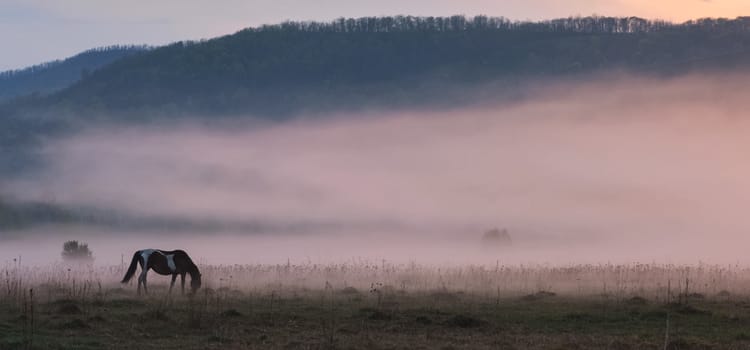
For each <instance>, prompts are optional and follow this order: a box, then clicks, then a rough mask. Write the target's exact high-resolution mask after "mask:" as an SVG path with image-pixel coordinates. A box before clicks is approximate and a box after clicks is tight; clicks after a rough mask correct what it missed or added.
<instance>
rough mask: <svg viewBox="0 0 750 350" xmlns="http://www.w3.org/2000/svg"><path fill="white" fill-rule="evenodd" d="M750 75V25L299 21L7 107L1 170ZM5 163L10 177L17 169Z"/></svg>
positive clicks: (143, 61) (128, 62)
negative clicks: (54, 149)
mask: <svg viewBox="0 0 750 350" xmlns="http://www.w3.org/2000/svg"><path fill="white" fill-rule="evenodd" d="M747 68H750V19H748V18H737V19H734V20H725V19H706V20H700V21H694V22H686V23H682V24H671V23H667V22H661V21H646V20H643V19H640V18H634V17H630V18H608V17H584V18H567V19H559V20H551V21H544V22H512V21H508V20H506V19H503V18H488V17H481V16H480V17H475V18H471V19H466V18H464V17H461V16H454V17H449V18H433V17H429V18H423V17H378V18H375V17H373V18H359V19H341V20H337V21H334V22H329V23H317V22H299V23H296V22H287V23H283V24H279V25H273V26H264V27H260V28H249V29H246V30H242V31H240V32H237V33H235V34H233V35H227V36H224V37H219V38H216V39H211V40H205V41H199V42H179V43H174V44H171V45H167V46H164V47H159V48H156V49H152V50H148V51H145V52H142V53H140V54H137V55H130V56H128V57H124V58H122V59H119V60H116V61H114V62H112V63H111V64H109V65H106V66H103V67H102V68H100V69H98V70H95V71H93V72H91V73H90V74H88V75H87V76H86V77H85V78H84V79H82V80H80V81H78V82H76V83H75V84H73V85H72V86H70V87H68V88H65V89H63V90H61V91H59V92H57V93H54V94H51V95H49V96H26V97H23V98H17V99H15V100H14V101H12V102H10V103H5V104H1V105H0V170H7V169H8V168H11V169H19V168H23V166H24V164H25V162H26V160H27V159H29V157H28V156H26V155H25V154H24V152H28V151H29V150H30V149H33V147H30V146H33V145H34V144H35V143H37V142H38V140H40V139H41V138H42V137H47V136H50V135H55V134H58V133H60V132H65V131H66V130H77V129H80V128H82V127H84V126H88V125H91V124H94V123H99V122H118V123H120V122H124V123H139V122H144V121H154V120H161V121H170V120H174V119H175V118H183V117H190V118H200V119H203V120H212V121H213V120H214V119H215V118H217V117H222V118H236V117H237V116H242V117H245V116H253V117H255V118H265V119H270V120H278V119H283V118H289V117H293V116H295V115H298V114H301V113H310V114H316V113H320V114H322V113H327V112H332V111H337V110H339V111H340V110H351V109H362V108H383V109H390V108H399V107H435V106H438V107H442V106H446V105H450V106H455V105H459V104H462V103H471V100H470V99H469V96H472V97H471V98H474V99H476V98H477V97H475V96H473V95H472V94H471V92H477V91H480V92H481V89H480V87H484V86H487V85H485V84H490V83H491V84H492V86H493V87H492V89H490V90H487V91H489V92H483V93H484V94H485V95H489V96H491V97H493V98H496V97H497V96H504V95H505V94H507V95H509V96H516V95H515V94H517V93H518V90H519V89H517V87H518V86H519V85H522V84H524V83H525V82H527V81H529V80H533V81H535V82H536V84H546V83H548V82H553V81H555V80H556V79H560V78H561V77H572V76H583V75H584V74H588V73H594V72H602V71H604V72H607V71H613V70H623V71H630V72H635V73H643V74H656V75H663V74H682V73H685V72H688V71H706V70H722V69H733V70H740V69H747ZM3 168H4V169H3Z"/></svg>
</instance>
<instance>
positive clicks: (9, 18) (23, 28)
mask: <svg viewBox="0 0 750 350" xmlns="http://www.w3.org/2000/svg"><path fill="white" fill-rule="evenodd" d="M396 14H408V15H432V16H439V15H453V14H465V15H468V16H471V15H476V14H485V15H491V16H504V17H507V18H511V19H519V20H525V19H531V20H536V19H546V18H557V17H567V16H571V15H582V16H585V15H591V14H598V15H612V16H640V17H647V18H660V19H667V20H672V21H684V20H687V19H692V18H701V17H729V18H734V17H737V16H741V15H750V1H747V0H657V1H654V0H461V1H456V0H450V1H449V0H378V1H372V0H316V1H313V0H221V1H207V0H160V1H149V0H130V1H117V2H116V1H101V0H0V43H2V45H3V55H1V56H0V70H8V69H18V68H22V67H26V66H29V65H33V64H37V63H41V62H46V61H50V60H54V59H60V58H65V57H69V56H72V55H74V54H76V53H78V52H81V51H84V50H86V49H90V48H94V47H101V46H107V45H114V44H150V45H160V44H165V43H169V42H173V41H178V40H186V39H202V38H211V37H215V36H220V35H224V34H231V33H233V32H236V31H237V30H239V29H242V28H245V27H248V26H257V25H261V24H266V23H277V22H280V21H283V20H287V19H291V20H330V19H334V18H337V17H360V16H373V15H396Z"/></svg>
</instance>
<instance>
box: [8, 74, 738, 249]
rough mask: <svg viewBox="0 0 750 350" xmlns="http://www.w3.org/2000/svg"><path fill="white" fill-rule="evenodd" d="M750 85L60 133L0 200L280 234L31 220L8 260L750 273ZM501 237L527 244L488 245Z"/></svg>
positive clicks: (546, 95)
mask: <svg viewBox="0 0 750 350" xmlns="http://www.w3.org/2000/svg"><path fill="white" fill-rule="evenodd" d="M748 78H750V77H748V76H737V75H735V76H732V75H691V76H683V77H678V78H670V79H666V78H646V77H633V76H628V75H626V74H618V75H608V76H603V77H597V78H592V79H589V80H585V81H584V80H581V79H578V80H575V81H574V80H570V81H567V82H558V83H555V84H550V85H546V86H541V85H539V86H538V87H536V88H534V89H531V90H530V91H529V92H528V93H526V94H524V95H525V96H527V97H526V98H524V99H522V100H518V101H511V102H508V101H503V102H497V101H492V100H490V101H484V102H483V103H482V104H475V105H472V106H468V107H467V106H462V107H457V108H455V109H452V110H441V111H434V110H429V111H428V110H410V111H392V112H357V113H339V114H336V115H330V116H325V117H320V116H315V117H313V116H307V117H305V116H302V117H300V118H298V119H296V120H294V121H288V122H279V123H266V124H258V123H248V125H243V124H242V123H240V122H236V123H233V124H232V125H229V126H228V125H226V124H223V125H221V126H215V127H208V126H205V124H206V123H202V125H201V126H199V125H197V124H191V123H180V124H170V125H168V126H167V125H164V124H160V125H150V126H130V127H122V126H119V127H115V126H109V127H107V126H98V127H95V128H90V129H87V130H83V131H81V132H80V133H78V134H76V135H74V136H71V137H67V138H65V139H61V140H50V141H49V142H48V143H47V145H46V147H45V149H44V151H43V154H44V157H45V159H46V163H45V164H46V166H45V167H44V168H43V169H42V170H40V171H37V172H35V173H33V174H28V175H27V176H24V177H23V178H17V179H11V180H6V181H4V182H2V183H0V186H1V187H0V191H2V193H4V194H5V195H8V196H11V197H13V198H17V199H19V200H29V201H39V200H41V201H52V202H54V203H57V204H59V205H63V206H66V207H76V208H101V209H106V210H111V211H114V212H123V213H129V215H135V216H143V217H169V218H183V219H185V220H211V221H216V222H226V223H260V224H262V225H261V227H272V228H273V229H269V230H266V231H264V230H260V232H258V231H257V230H256V231H253V232H243V230H242V229H237V228H234V229H231V230H225V231H222V232H166V231H163V230H150V231H145V232H132V231H128V230H112V231H113V232H109V231H110V230H109V229H105V228H92V227H72V226H70V227H37V228H34V229H32V230H29V231H27V232H23V233H22V236H23V237H27V238H28V239H19V238H8V237H6V238H5V241H4V243H3V244H2V245H1V246H0V256H2V257H9V256H15V255H25V256H27V257H28V259H31V261H39V262H43V261H47V259H53V260H54V259H57V258H58V257H59V250H60V247H61V245H62V241H64V240H67V239H80V240H86V241H88V242H89V243H90V244H91V246H92V249H93V250H94V252H95V254H96V256H97V262H106V263H115V262H116V263H119V261H120V259H121V256H122V255H123V254H124V255H125V256H128V255H130V254H132V252H133V251H134V250H136V249H141V248H148V247H155V248H161V249H173V248H183V249H186V250H188V252H189V253H191V255H195V256H197V257H199V259H200V261H202V262H203V263H211V264H235V263H237V264H242V263H283V262H286V261H287V260H291V261H295V262H304V261H312V262H319V261H347V260H351V259H370V260H373V261H377V260H378V259H389V260H394V261H417V262H425V263H449V264H451V263H490V262H491V263H493V264H494V262H495V261H498V260H499V261H503V262H509V263H529V262H533V263H555V264H557V263H597V262H635V261H642V262H652V261H658V262H667V263H671V262H674V263H699V262H710V263H714V262H715V263H731V262H741V263H746V262H750V259H748V258H746V257H745V255H746V254H744V250H745V249H744V247H746V246H747V244H748V243H750V237H749V236H748V235H747V232H748V231H749V230H750V217H749V216H748V215H747V214H746V212H747V208H748V204H750V165H748V162H747V154H748V153H747V152H748V150H750V139H749V138H748V137H747V135H750V120H748V119H747V117H746V112H745V111H747V110H750V101H748V99H747V98H746V96H745V95H746V94H745V93H744V92H745V91H747V89H748V88H750V83H748V82H750V80H749V79H748ZM484 94H485V95H491V94H487V93H486V92H484ZM233 227H238V226H233ZM493 227H498V228H507V229H508V230H509V233H510V235H511V237H512V239H513V246H512V247H505V248H503V249H493V248H490V247H483V246H482V243H481V236H482V233H483V232H484V231H485V230H487V229H490V228H493ZM9 237H10V235H9ZM13 237H18V235H13ZM126 259H127V258H126ZM6 260H7V259H6Z"/></svg>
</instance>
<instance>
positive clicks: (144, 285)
mask: <svg viewBox="0 0 750 350" xmlns="http://www.w3.org/2000/svg"><path fill="white" fill-rule="evenodd" d="M147 272H148V270H146V269H143V272H141V276H140V277H138V282H139V283H140V282H141V281H142V282H143V292H144V293H145V294H148V285H146V273H147ZM138 286H139V287H140V284H139V285H138ZM140 290H141V289H140V288H138V291H139V294H140Z"/></svg>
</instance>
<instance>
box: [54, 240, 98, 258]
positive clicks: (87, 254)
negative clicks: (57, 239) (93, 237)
mask: <svg viewBox="0 0 750 350" xmlns="http://www.w3.org/2000/svg"><path fill="white" fill-rule="evenodd" d="M62 258H63V260H65V261H75V262H89V261H92V260H94V256H93V254H92V252H91V250H89V245H88V244H86V243H83V242H81V243H78V241H67V242H65V243H63V250H62Z"/></svg>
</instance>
